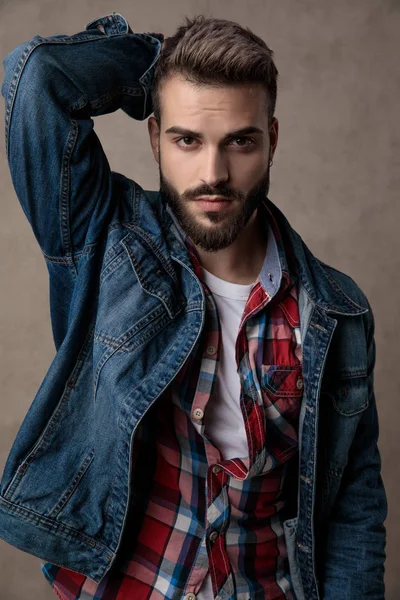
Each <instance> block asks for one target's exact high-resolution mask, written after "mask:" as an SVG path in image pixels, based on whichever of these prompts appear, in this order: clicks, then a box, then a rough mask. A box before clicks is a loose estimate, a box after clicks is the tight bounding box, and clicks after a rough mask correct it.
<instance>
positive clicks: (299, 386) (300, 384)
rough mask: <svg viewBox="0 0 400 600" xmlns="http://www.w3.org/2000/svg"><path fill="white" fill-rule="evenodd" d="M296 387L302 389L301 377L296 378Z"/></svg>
mask: <svg viewBox="0 0 400 600" xmlns="http://www.w3.org/2000/svg"><path fill="white" fill-rule="evenodd" d="M296 387H297V389H298V390H302V389H303V380H302V379H301V377H299V378H298V380H297V381H296Z"/></svg>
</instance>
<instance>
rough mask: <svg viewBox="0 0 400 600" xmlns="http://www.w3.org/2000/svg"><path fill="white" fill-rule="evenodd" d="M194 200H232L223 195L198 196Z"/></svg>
mask: <svg viewBox="0 0 400 600" xmlns="http://www.w3.org/2000/svg"><path fill="white" fill-rule="evenodd" d="M196 201H201V202H232V200H231V199H230V198H224V196H199V197H198V198H196Z"/></svg>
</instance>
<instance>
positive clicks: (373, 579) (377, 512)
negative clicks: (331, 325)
mask: <svg viewBox="0 0 400 600" xmlns="http://www.w3.org/2000/svg"><path fill="white" fill-rule="evenodd" d="M369 314H370V315H372V311H371V310H370V312H369ZM374 366H375V341H374V319H373V316H372V317H370V323H369V333H368V393H369V405H368V407H367V409H366V410H365V411H364V413H363V415H362V418H361V420H360V422H359V424H358V428H357V430H356V434H355V437H354V440H353V444H352V446H351V449H350V452H349V462H348V465H347V467H346V469H345V472H344V474H343V480H342V485H341V489H340V491H339V496H338V499H337V502H336V505H335V507H334V510H333V513H332V517H331V521H330V522H329V524H328V535H327V548H326V560H325V564H324V573H323V578H322V586H321V591H322V594H321V598H322V599H323V600H353V599H354V600H356V599H357V600H360V599H361V598H362V599H363V600H384V597H385V588H384V581H383V576H384V561H385V528H384V521H385V519H386V515H387V503H386V495H385V490H384V487H383V483H382V479H381V474H380V472H381V459H380V455H379V450H378V447H377V441H378V416H377V410H376V403H375V396H374V384H373V373H374Z"/></svg>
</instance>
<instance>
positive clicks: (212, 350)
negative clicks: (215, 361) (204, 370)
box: [207, 346, 217, 356]
mask: <svg viewBox="0 0 400 600" xmlns="http://www.w3.org/2000/svg"><path fill="white" fill-rule="evenodd" d="M216 351H217V349H216V347H215V346H207V354H209V355H210V356H214V354H215V353H216Z"/></svg>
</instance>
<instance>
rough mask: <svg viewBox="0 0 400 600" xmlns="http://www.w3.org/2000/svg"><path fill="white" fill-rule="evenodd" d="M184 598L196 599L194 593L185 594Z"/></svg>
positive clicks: (187, 599) (188, 599) (186, 599)
mask: <svg viewBox="0 0 400 600" xmlns="http://www.w3.org/2000/svg"><path fill="white" fill-rule="evenodd" d="M184 600H196V596H195V594H186V596H185V598H184Z"/></svg>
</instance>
